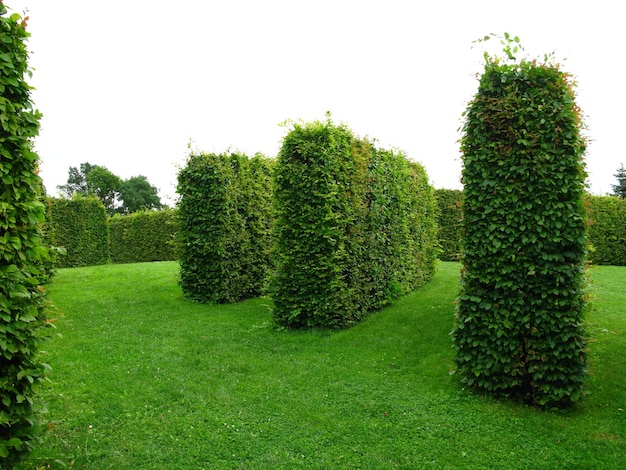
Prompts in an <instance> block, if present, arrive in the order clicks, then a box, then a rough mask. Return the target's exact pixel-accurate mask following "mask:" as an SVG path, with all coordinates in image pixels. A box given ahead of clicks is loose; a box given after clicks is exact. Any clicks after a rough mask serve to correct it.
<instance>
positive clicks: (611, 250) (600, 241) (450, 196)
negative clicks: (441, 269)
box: [435, 189, 626, 266]
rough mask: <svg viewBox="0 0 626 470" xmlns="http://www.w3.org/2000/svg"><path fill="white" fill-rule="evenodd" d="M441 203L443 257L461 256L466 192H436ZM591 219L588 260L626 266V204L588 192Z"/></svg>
mask: <svg viewBox="0 0 626 470" xmlns="http://www.w3.org/2000/svg"><path fill="white" fill-rule="evenodd" d="M435 192H436V196H437V201H438V203H439V212H438V219H437V222H438V225H439V244H440V247H441V249H442V252H441V253H440V255H439V258H440V259H442V260H444V261H445V260H449V261H451V260H456V259H459V256H460V251H461V232H462V224H461V219H462V217H463V208H462V195H463V192H462V191H459V190H452V189H438V190H436V191H435ZM585 209H586V213H587V219H588V230H587V237H588V244H589V247H590V252H589V253H588V254H587V259H588V261H589V262H590V263H592V264H596V265H614V266H626V203H624V201H623V200H622V199H620V198H617V197H615V196H593V195H585Z"/></svg>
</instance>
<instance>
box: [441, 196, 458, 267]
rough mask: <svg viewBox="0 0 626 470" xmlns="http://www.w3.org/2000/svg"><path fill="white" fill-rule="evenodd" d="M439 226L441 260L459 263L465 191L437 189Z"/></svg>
mask: <svg viewBox="0 0 626 470" xmlns="http://www.w3.org/2000/svg"><path fill="white" fill-rule="evenodd" d="M435 198H436V199H437V205H438V210H437V225H438V227H439V232H438V240H439V249H440V250H441V252H440V253H439V259H440V260H442V261H458V260H459V259H460V258H461V226H462V224H461V222H462V220H463V206H462V200H463V191H461V190H460V189H437V190H436V191H435Z"/></svg>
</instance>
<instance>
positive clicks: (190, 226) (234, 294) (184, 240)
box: [177, 153, 272, 302]
mask: <svg viewBox="0 0 626 470" xmlns="http://www.w3.org/2000/svg"><path fill="white" fill-rule="evenodd" d="M271 168H272V162H271V160H269V159H267V158H265V157H263V156H262V155H256V156H255V157H253V158H249V157H247V156H246V155H243V154H238V153H229V154H204V153H202V154H192V155H190V156H189V159H188V160H187V164H186V166H185V167H184V168H182V169H181V170H180V172H179V174H178V189H177V191H178V193H179V194H180V202H179V205H178V215H179V244H180V269H181V285H182V288H183V291H184V293H185V295H186V296H187V297H189V298H191V299H194V300H198V301H202V302H206V301H215V302H236V301H239V300H242V299H246V298H250V297H254V296H257V295H259V294H261V293H262V292H263V291H264V289H265V284H266V277H267V272H268V269H269V266H270V264H271V263H270V256H269V252H270V247H271V238H270V226H271V198H272V186H271V183H272V180H271V171H272V170H271Z"/></svg>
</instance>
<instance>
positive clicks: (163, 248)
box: [109, 209, 178, 264]
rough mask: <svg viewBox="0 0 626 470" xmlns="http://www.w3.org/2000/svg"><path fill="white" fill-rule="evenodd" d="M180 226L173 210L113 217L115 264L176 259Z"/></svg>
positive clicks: (112, 248)
mask: <svg viewBox="0 0 626 470" xmlns="http://www.w3.org/2000/svg"><path fill="white" fill-rule="evenodd" d="M177 227H178V221H177V220H176V212H175V211H174V210H172V209H166V210H160V211H142V212H135V213H133V214H129V215H119V214H118V215H115V216H113V217H112V218H110V219H109V237H110V253H111V262H112V263H120V264H121V263H141V262H150V261H173V260H176V259H177V253H176V233H177V231H178V230H177Z"/></svg>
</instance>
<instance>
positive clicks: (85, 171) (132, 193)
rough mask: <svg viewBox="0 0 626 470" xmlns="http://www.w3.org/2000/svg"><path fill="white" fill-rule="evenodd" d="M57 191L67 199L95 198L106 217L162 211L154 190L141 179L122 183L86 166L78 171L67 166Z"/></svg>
mask: <svg viewBox="0 0 626 470" xmlns="http://www.w3.org/2000/svg"><path fill="white" fill-rule="evenodd" d="M57 188H58V189H59V191H60V192H61V194H62V195H63V196H64V197H66V198H68V199H71V198H73V197H75V196H85V197H89V196H92V197H96V198H98V199H99V200H100V201H101V202H102V205H104V208H105V209H106V212H107V214H108V215H110V216H112V215H113V214H129V213H132V212H138V211H141V210H145V209H161V208H163V207H164V206H163V204H161V199H160V198H159V196H158V190H157V188H156V187H154V186H152V185H151V184H150V182H149V181H148V178H146V177H145V176H142V175H139V176H133V177H131V178H128V179H127V180H122V178H120V177H119V176H117V175H115V174H114V173H112V172H111V171H110V170H109V169H108V168H106V167H104V166H100V165H92V164H91V163H89V162H85V163H81V164H80V167H73V166H71V167H70V169H69V171H68V177H67V183H66V184H63V185H60V186H57Z"/></svg>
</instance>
